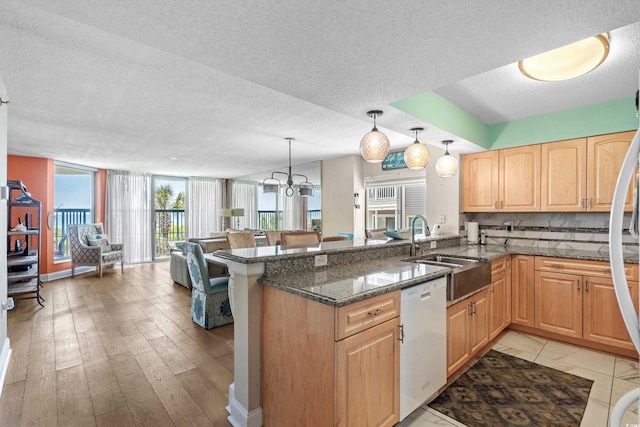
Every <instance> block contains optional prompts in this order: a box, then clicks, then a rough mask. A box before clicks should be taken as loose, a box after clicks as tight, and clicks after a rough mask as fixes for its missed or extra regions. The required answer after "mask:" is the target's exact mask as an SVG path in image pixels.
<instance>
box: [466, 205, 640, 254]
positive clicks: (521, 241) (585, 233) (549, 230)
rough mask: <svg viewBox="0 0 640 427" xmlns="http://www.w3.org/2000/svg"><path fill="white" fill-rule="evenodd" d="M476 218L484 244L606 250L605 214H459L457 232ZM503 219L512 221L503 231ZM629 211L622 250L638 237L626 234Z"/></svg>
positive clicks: (632, 247)
mask: <svg viewBox="0 0 640 427" xmlns="http://www.w3.org/2000/svg"><path fill="white" fill-rule="evenodd" d="M468 221H477V222H478V224H479V226H480V231H484V232H485V234H486V236H487V244H509V245H518V246H537V247H548V248H554V249H578V250H588V251H598V252H608V250H609V213H607V212H574V213H557V212H556V213H551V212H549V213H547V212H545V213H541V212H540V213H516V212H498V213H463V214H460V224H461V227H460V234H461V235H463V236H466V230H465V222H468ZM505 222H511V223H513V231H510V232H508V231H506V227H505V225H504V223H505ZM630 222H631V214H630V213H629V214H625V216H624V222H623V224H624V232H623V238H622V241H623V244H624V245H625V250H632V251H633V250H635V251H637V250H638V240H637V239H635V238H633V237H632V236H631V235H630V234H629V223H630Z"/></svg>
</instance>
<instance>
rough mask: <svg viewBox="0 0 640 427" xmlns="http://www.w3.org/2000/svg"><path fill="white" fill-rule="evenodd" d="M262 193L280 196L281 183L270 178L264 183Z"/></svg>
mask: <svg viewBox="0 0 640 427" xmlns="http://www.w3.org/2000/svg"><path fill="white" fill-rule="evenodd" d="M267 181H269V182H267ZM262 191H263V192H264V193H266V194H278V193H279V192H280V181H278V180H277V179H270V178H267V179H265V180H264V181H262Z"/></svg>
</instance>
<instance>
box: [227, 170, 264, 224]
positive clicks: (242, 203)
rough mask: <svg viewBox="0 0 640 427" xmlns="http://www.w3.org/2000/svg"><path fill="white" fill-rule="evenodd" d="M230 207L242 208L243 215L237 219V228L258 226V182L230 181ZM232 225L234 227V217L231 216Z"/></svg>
mask: <svg viewBox="0 0 640 427" xmlns="http://www.w3.org/2000/svg"><path fill="white" fill-rule="evenodd" d="M231 208H242V209H244V216H243V217H239V221H237V223H238V224H240V226H239V227H238V228H252V229H256V228H260V227H259V225H258V183H257V182H249V181H231ZM232 222H233V224H232V227H233V228H236V227H237V225H236V218H232Z"/></svg>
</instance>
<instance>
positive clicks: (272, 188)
mask: <svg viewBox="0 0 640 427" xmlns="http://www.w3.org/2000/svg"><path fill="white" fill-rule="evenodd" d="M285 139H286V140H287V141H289V173H286V172H280V171H274V172H271V177H270V178H265V179H264V181H262V191H263V192H264V193H265V194H270V193H271V194H278V193H279V192H280V185H281V183H280V180H279V179H278V178H276V177H275V175H276V174H279V175H285V176H286V177H287V189H286V190H285V194H286V195H287V197H291V196H293V193H294V189H293V177H294V176H299V177H302V178H304V181H302V182H301V183H300V184H298V192H299V194H300V196H302V197H309V196H311V197H313V194H314V191H313V188H314V187H313V184H312V183H310V182H309V179H308V178H307V177H306V175H301V174H298V173H291V141H295V138H285Z"/></svg>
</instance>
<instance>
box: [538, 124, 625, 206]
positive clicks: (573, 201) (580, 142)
mask: <svg viewBox="0 0 640 427" xmlns="http://www.w3.org/2000/svg"><path fill="white" fill-rule="evenodd" d="M633 135H634V132H622V133H615V134H609V135H599V136H593V137H588V138H579V139H571V140H566V141H558V142H552V143H548V144H542V173H541V194H542V211H547V212H563V211H567V212H579V211H593V212H609V211H610V210H611V202H612V200H613V192H614V189H615V186H616V181H617V179H618V173H619V172H620V168H621V166H622V162H623V160H624V157H625V155H626V153H627V150H628V149H629V145H631V140H632V139H633ZM632 195H633V185H631V186H630V189H629V192H628V194H627V203H626V205H625V210H626V211H631V209H632V205H631V203H632Z"/></svg>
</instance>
